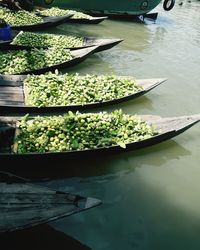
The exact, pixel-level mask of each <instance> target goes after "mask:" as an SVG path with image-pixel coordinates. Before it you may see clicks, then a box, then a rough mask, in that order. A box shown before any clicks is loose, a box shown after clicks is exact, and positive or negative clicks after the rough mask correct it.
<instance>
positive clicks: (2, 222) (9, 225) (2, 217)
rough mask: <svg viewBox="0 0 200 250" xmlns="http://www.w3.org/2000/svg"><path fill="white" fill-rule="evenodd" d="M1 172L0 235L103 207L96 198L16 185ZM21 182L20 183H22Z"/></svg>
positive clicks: (21, 184) (34, 186) (28, 185)
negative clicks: (98, 206) (3, 177)
mask: <svg viewBox="0 0 200 250" xmlns="http://www.w3.org/2000/svg"><path fill="white" fill-rule="evenodd" d="M2 175H5V174H4V173H0V179H1V182H0V233H4V232H11V231H15V230H19V229H25V228H29V227H33V226H36V225H40V224H44V223H48V222H50V221H53V220H57V219H60V218H63V217H66V216H69V215H72V214H75V213H79V212H81V211H85V210H87V209H89V208H92V207H95V206H97V205H100V204H101V201H100V200H98V199H94V198H90V197H88V198H85V197H82V196H79V195H74V194H70V193H65V192H61V191H56V190H52V189H49V188H47V187H43V186H39V185H33V184H31V183H13V182H12V181H10V180H9V179H12V176H11V178H9V175H8V176H7V177H8V178H7V180H6V182H4V181H2ZM20 181H21V180H20Z"/></svg>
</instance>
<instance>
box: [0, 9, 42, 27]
mask: <svg viewBox="0 0 200 250" xmlns="http://www.w3.org/2000/svg"><path fill="white" fill-rule="evenodd" d="M0 18H1V19H4V20H5V21H6V23H8V24H9V25H11V26H26V25H33V24H39V23H42V22H43V18H42V17H40V16H37V15H36V14H35V13H33V12H29V11H25V10H19V11H15V12H14V11H11V10H9V9H7V8H4V7H1V6H0Z"/></svg>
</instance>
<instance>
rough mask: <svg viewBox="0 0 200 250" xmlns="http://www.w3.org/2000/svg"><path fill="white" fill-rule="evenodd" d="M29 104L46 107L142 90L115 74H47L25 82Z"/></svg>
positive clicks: (108, 97) (109, 97)
mask: <svg viewBox="0 0 200 250" xmlns="http://www.w3.org/2000/svg"><path fill="white" fill-rule="evenodd" d="M24 85H25V89H26V90H27V91H26V102H25V104H26V105H29V106H37V107H47V106H67V105H85V104H88V103H98V102H106V101H111V100H115V99H119V98H123V97H125V96H128V95H133V94H134V93H136V92H139V91H142V90H143V88H142V86H139V85H137V84H136V82H135V81H134V80H133V79H127V78H124V79H123V78H120V77H117V76H114V75H89V74H87V75H85V76H81V75H79V74H74V75H69V74H58V72H56V73H51V72H49V73H46V74H44V75H35V76H34V75H30V76H28V77H27V78H26V79H25V81H24Z"/></svg>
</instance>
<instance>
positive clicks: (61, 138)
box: [15, 110, 157, 154]
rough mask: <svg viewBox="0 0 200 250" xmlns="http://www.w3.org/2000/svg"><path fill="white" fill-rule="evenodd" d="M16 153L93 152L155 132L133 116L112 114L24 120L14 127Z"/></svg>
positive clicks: (72, 115)
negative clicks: (17, 130) (16, 134)
mask: <svg viewBox="0 0 200 250" xmlns="http://www.w3.org/2000/svg"><path fill="white" fill-rule="evenodd" d="M17 127H18V129H19V134H18V136H17V137H16V144H15V145H16V147H15V148H17V149H16V152H17V153H19V154H24V153H30V152H39V153H44V152H63V151H70V150H85V149H96V148H101V147H110V146H116V145H119V146H121V147H123V148H125V147H126V144H128V143H132V142H136V141H141V140H144V139H148V138H150V137H152V136H154V135H156V134H157V132H156V130H155V129H154V128H153V127H152V126H149V125H148V124H147V123H146V122H145V121H143V120H141V119H140V118H139V117H137V116H133V115H126V114H123V113H122V111H121V110H115V111H114V112H112V113H106V112H100V113H87V114H84V113H83V114H82V113H79V112H76V113H73V112H71V111H69V112H68V113H66V114H64V115H62V116H61V115H60V116H50V117H40V116H38V117H35V118H32V119H29V118H28V117H27V116H26V117H24V118H23V119H22V120H21V121H20V122H19V123H18V125H17Z"/></svg>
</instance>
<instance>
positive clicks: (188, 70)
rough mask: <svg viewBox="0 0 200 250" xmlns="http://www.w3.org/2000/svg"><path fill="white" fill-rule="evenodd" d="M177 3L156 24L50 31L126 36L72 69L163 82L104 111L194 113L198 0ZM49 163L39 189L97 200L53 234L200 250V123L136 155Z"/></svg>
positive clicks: (199, 64) (108, 244)
mask: <svg viewBox="0 0 200 250" xmlns="http://www.w3.org/2000/svg"><path fill="white" fill-rule="evenodd" d="M178 3H179V2H177V3H176V5H175V7H174V9H173V10H172V11H170V12H164V10H163V9H162V6H161V5H160V6H158V7H157V8H156V11H158V12H159V16H158V20H157V21H156V22H155V23H154V22H147V23H146V24H142V23H136V22H127V21H116V20H106V21H104V22H103V23H101V24H99V25H76V24H64V25H61V26H59V27H57V29H56V33H66V32H67V33H68V32H69V33H70V32H73V33H76V34H81V35H85V36H96V37H105V38H106V37H107V38H108V37H109V38H110V37H113V38H122V39H124V41H123V42H122V43H121V44H120V45H118V46H116V47H114V48H112V49H111V50H107V51H105V52H101V53H98V54H95V55H92V56H91V57H90V58H89V59H87V60H86V61H85V62H83V63H82V64H80V65H78V66H76V67H74V68H73V69H71V70H70V72H76V71H77V72H80V73H81V74H85V73H98V74H100V73H108V74H118V75H131V76H134V77H136V78H156V77H159V78H168V80H167V82H165V83H163V84H162V85H161V86H159V87H157V88H156V89H154V90H152V91H151V92H150V93H148V94H147V95H146V96H144V97H140V98H138V99H137V100H134V101H130V102H127V103H125V104H120V105H116V106H112V107H108V108H105V109H106V110H114V109H116V108H122V109H123V111H124V112H126V113H131V114H135V113H137V114H155V115H161V116H178V115H185V114H196V113H200V1H195V0H193V1H192V2H191V3H189V2H188V1H183V5H182V6H180V5H178ZM54 31H55V30H54ZM38 164H39V163H38ZM54 164H55V166H56V167H55V169H54V170H53V171H55V172H56V173H55V174H52V175H51V180H49V181H47V182H45V185H47V186H49V187H51V188H56V189H58V190H62V191H67V192H72V193H76V194H80V195H83V196H92V197H96V198H99V199H101V200H102V201H103V204H102V205H101V206H99V207H97V208H94V209H91V210H89V211H86V212H84V213H80V214H77V215H73V216H71V217H68V218H65V219H61V220H58V221H56V222H54V223H51V226H52V227H53V228H54V229H56V230H58V231H61V232H63V233H65V234H66V235H68V236H71V237H73V238H74V239H77V240H78V241H80V242H82V243H83V244H85V245H87V246H88V247H90V248H92V249H94V250H121V249H124V250H132V249H136V250H169V249H170V250H178V249H180V250H199V249H200V237H199V235H200V195H199V192H200V124H197V125H196V126H194V127H193V128H191V129H190V130H188V131H186V132H185V133H183V134H181V135H179V136H178V137H176V138H174V139H172V140H169V141H167V142H164V143H161V144H159V145H156V146H153V147H150V148H146V149H142V150H139V151H136V152H130V153H125V154H120V155H119V156H110V157H107V158H105V159H103V158H102V159H97V160H94V159H88V160H86V161H84V162H76V163H73V162H66V164H65V163H64V165H65V166H64V167H66V170H65V171H64V172H63V173H62V174H58V171H59V166H58V165H57V163H56V162H55V163H54ZM42 168H46V169H47V168H48V166H41V169H42ZM44 176H45V175H44ZM45 177H49V176H48V173H47V174H46V176H45ZM69 249H70V248H69ZM76 249H79V248H76ZM80 249H82V248H80Z"/></svg>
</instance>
